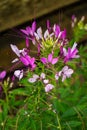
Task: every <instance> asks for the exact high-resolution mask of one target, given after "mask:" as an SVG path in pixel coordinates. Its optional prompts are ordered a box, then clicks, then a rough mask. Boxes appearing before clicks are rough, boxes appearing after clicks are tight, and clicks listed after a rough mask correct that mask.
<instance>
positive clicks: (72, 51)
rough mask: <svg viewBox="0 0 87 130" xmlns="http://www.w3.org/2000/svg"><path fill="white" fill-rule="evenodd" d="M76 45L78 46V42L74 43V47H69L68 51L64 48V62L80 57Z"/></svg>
mask: <svg viewBox="0 0 87 130" xmlns="http://www.w3.org/2000/svg"><path fill="white" fill-rule="evenodd" d="M76 46H77V43H74V45H73V47H72V48H68V51H66V49H65V48H63V53H64V57H65V58H64V62H68V61H69V60H71V59H74V58H79V57H80V56H79V55H77V53H78V50H77V48H76Z"/></svg>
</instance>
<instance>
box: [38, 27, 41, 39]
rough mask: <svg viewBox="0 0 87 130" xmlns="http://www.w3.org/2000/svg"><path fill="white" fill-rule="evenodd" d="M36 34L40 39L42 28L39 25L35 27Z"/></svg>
mask: <svg viewBox="0 0 87 130" xmlns="http://www.w3.org/2000/svg"><path fill="white" fill-rule="evenodd" d="M37 34H38V36H39V38H40V39H42V28H41V27H40V28H38V29H37Z"/></svg>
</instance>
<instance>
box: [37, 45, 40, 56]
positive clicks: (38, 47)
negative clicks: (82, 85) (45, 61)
mask: <svg viewBox="0 0 87 130" xmlns="http://www.w3.org/2000/svg"><path fill="white" fill-rule="evenodd" d="M37 49H38V55H40V44H38V46H37Z"/></svg>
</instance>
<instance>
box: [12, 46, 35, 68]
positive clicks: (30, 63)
mask: <svg viewBox="0 0 87 130" xmlns="http://www.w3.org/2000/svg"><path fill="white" fill-rule="evenodd" d="M11 48H12V50H13V52H14V53H15V54H16V55H17V56H18V58H16V59H14V60H13V61H12V62H13V63H14V62H16V61H21V62H22V63H23V64H24V65H25V66H27V67H29V68H30V69H31V70H33V69H34V68H35V67H36V64H35V63H34V62H35V58H34V57H33V58H31V57H30V56H29V55H28V54H27V51H26V48H24V49H23V50H19V49H18V48H17V46H15V45H12V44H11Z"/></svg>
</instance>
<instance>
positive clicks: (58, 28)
mask: <svg viewBox="0 0 87 130" xmlns="http://www.w3.org/2000/svg"><path fill="white" fill-rule="evenodd" d="M59 33H60V27H59V26H58V25H56V28H55V36H56V37H58V35H59Z"/></svg>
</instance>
